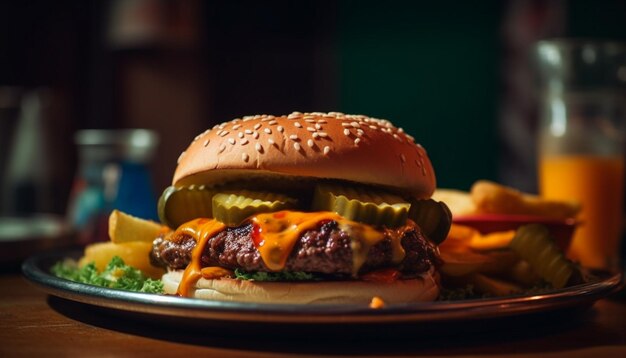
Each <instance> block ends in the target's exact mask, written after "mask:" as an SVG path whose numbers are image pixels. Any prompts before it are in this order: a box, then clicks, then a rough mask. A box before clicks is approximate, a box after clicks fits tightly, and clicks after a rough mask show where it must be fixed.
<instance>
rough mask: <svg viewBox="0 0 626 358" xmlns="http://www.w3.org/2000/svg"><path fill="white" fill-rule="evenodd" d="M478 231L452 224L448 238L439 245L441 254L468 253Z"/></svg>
mask: <svg viewBox="0 0 626 358" xmlns="http://www.w3.org/2000/svg"><path fill="white" fill-rule="evenodd" d="M475 235H480V233H478V231H476V230H475V229H472V228H470V227H467V226H462V225H457V224H452V226H451V227H450V232H449V233H448V238H446V240H445V241H444V242H442V243H441V244H439V250H440V251H441V252H452V251H455V252H466V251H468V250H469V249H470V242H471V240H472V238H473V237H474V236H475Z"/></svg>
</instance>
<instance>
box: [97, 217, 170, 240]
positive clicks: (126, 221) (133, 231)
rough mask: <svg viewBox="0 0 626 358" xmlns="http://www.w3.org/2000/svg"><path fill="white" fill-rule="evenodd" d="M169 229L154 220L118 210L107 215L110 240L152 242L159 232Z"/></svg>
mask: <svg viewBox="0 0 626 358" xmlns="http://www.w3.org/2000/svg"><path fill="white" fill-rule="evenodd" d="M168 230H169V229H168V228H167V227H165V226H163V225H160V224H158V223H156V222H154V221H149V220H144V219H140V218H136V217H134V216H131V215H128V214H125V213H123V212H121V211H118V210H113V212H112V213H111V215H110V216H109V237H110V238H111V241H112V242H115V243H123V242H133V241H143V242H152V241H153V240H154V239H155V238H156V237H157V236H158V235H159V234H161V233H164V232H167V231H168Z"/></svg>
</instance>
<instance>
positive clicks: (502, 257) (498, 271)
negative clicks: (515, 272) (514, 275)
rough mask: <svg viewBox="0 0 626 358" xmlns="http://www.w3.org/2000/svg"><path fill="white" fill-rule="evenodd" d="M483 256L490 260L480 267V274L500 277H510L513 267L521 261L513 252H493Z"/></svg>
mask: <svg viewBox="0 0 626 358" xmlns="http://www.w3.org/2000/svg"><path fill="white" fill-rule="evenodd" d="M483 254H484V255H486V256H487V257H489V260H488V261H486V262H485V263H484V264H482V266H480V268H479V270H478V272H479V273H484V274H489V275H495V276H498V277H506V276H508V274H509V272H510V270H511V267H513V265H515V264H516V263H517V262H518V261H519V257H518V256H517V255H516V254H515V253H514V252H513V251H511V250H499V251H491V252H485V253H483Z"/></svg>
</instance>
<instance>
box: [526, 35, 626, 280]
mask: <svg viewBox="0 0 626 358" xmlns="http://www.w3.org/2000/svg"><path fill="white" fill-rule="evenodd" d="M536 49H537V52H536V53H537V56H538V65H539V66H538V70H539V72H538V74H539V79H540V83H541V91H540V97H541V106H540V108H541V125H540V130H539V141H538V142H539V150H538V153H539V160H538V163H539V189H540V193H541V195H542V196H544V197H546V198H549V199H558V200H566V201H576V202H578V203H580V204H581V206H582V210H581V213H580V216H579V220H580V222H581V224H580V226H579V228H578V229H577V230H576V232H575V234H574V238H573V240H572V243H571V246H570V248H569V252H568V256H569V257H570V258H571V259H573V260H574V261H578V262H580V263H581V265H583V266H585V267H590V268H596V269H608V268H615V267H617V266H618V264H619V245H620V239H621V236H622V225H623V203H624V141H623V138H624V123H625V119H626V116H625V113H626V106H625V105H624V104H625V103H626V101H625V100H626V96H625V94H626V51H624V46H623V45H622V44H619V43H613V42H599V41H591V40H566V39H561V40H547V41H540V42H539V43H538V44H537V48H536Z"/></svg>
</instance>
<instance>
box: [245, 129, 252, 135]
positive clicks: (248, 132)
mask: <svg viewBox="0 0 626 358" xmlns="http://www.w3.org/2000/svg"><path fill="white" fill-rule="evenodd" d="M244 133H246V134H252V131H251V130H250V129H246V130H245V131H244Z"/></svg>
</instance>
